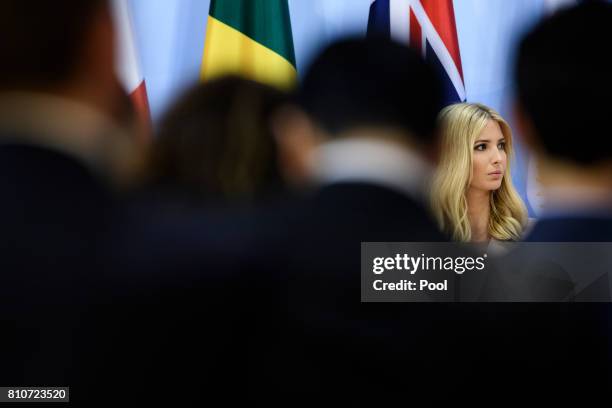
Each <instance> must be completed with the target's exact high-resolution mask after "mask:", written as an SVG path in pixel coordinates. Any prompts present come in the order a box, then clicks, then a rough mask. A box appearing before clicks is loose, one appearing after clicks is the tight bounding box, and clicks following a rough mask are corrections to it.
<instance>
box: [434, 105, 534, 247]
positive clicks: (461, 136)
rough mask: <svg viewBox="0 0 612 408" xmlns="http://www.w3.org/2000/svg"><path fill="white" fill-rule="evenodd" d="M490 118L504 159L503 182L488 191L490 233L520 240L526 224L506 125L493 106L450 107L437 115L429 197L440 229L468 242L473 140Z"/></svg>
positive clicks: (457, 239)
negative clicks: (438, 141)
mask: <svg viewBox="0 0 612 408" xmlns="http://www.w3.org/2000/svg"><path fill="white" fill-rule="evenodd" d="M489 120H494V121H496V122H497V123H498V124H499V127H500V128H501V131H502V133H503V135H504V138H505V141H506V154H507V158H508V159H507V161H506V169H505V170H506V171H505V172H504V177H503V179H502V183H501V186H500V188H499V189H497V190H494V191H492V192H491V194H490V200H489V203H490V207H491V215H490V218H489V225H488V231H489V235H490V236H491V237H493V238H495V239H498V240H503V241H507V240H519V239H520V236H521V232H522V231H523V228H524V226H525V224H526V222H527V209H526V207H525V204H524V203H523V200H522V199H521V198H520V196H519V195H518V193H517V192H516V190H515V188H514V186H513V184H512V178H511V176H510V159H511V157H512V154H513V149H512V131H511V129H510V126H509V125H508V123H507V122H506V121H505V120H504V119H503V118H502V117H501V116H500V115H499V113H497V112H496V111H495V110H493V109H491V108H489V107H487V106H484V105H481V104H479V103H458V104H454V105H450V106H448V107H446V108H444V109H443V110H442V111H441V112H440V114H439V116H438V124H439V128H440V131H441V132H442V151H441V157H440V159H441V160H440V165H439V166H438V169H437V172H436V175H435V178H434V183H433V186H432V194H431V198H432V207H433V212H434V215H435V216H436V218H437V220H438V222H439V224H440V226H441V228H442V229H443V230H444V231H445V232H446V233H448V234H450V236H451V237H452V238H453V239H454V240H456V241H461V242H469V241H470V240H471V237H472V230H471V227H470V220H469V218H468V205H467V197H466V193H467V191H468V188H469V186H470V183H471V181H472V160H473V149H474V142H475V141H476V138H477V137H478V136H479V135H480V133H481V132H482V130H483V129H484V128H485V126H486V125H487V122H488V121H489Z"/></svg>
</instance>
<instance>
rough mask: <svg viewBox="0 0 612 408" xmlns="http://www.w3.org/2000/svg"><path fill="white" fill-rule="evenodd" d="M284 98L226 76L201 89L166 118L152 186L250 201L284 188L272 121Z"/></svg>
mask: <svg viewBox="0 0 612 408" xmlns="http://www.w3.org/2000/svg"><path fill="white" fill-rule="evenodd" d="M285 101H286V95H285V94H284V93H283V92H281V91H279V90H277V89H275V88H272V87H269V86H267V85H264V84H261V83H258V82H254V81H250V80H247V79H242V78H239V77H233V76H231V77H224V78H220V79H216V80H212V81H210V82H205V83H203V84H199V85H197V86H196V87H195V88H193V89H192V90H190V91H189V92H188V93H187V94H186V95H185V96H184V97H182V98H181V99H180V100H179V101H178V102H177V103H176V104H175V105H174V107H173V108H171V109H170V111H169V112H168V113H167V114H166V116H165V118H163V120H162V122H161V125H160V128H159V134H158V136H157V137H156V139H155V141H154V143H153V146H152V151H151V158H150V168H149V170H150V176H151V178H152V180H151V181H152V183H153V184H156V185H162V186H164V187H166V188H168V189H170V190H178V192H179V193H181V194H184V195H187V196H189V197H191V198H194V199H199V200H212V201H217V200H240V201H249V200H251V199H256V198H260V197H261V196H263V195H265V194H267V193H273V192H275V191H276V190H279V189H280V187H281V178H280V174H279V170H278V165H277V161H276V147H275V142H274V138H273V136H272V126H271V117H272V115H273V114H274V112H275V111H276V110H277V109H278V108H279V107H280V106H281V105H283V104H284V103H285Z"/></svg>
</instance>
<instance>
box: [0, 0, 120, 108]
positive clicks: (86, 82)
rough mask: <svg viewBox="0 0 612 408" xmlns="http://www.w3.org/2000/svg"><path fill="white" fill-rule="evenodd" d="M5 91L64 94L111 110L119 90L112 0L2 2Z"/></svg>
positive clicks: (1, 84) (0, 78) (0, 80)
mask: <svg viewBox="0 0 612 408" xmlns="http://www.w3.org/2000/svg"><path fill="white" fill-rule="evenodd" d="M0 54H1V55H2V64H0V90H2V91H14V90H28V91H43V92H52V93H60V94H63V95H65V96H69V97H74V98H78V99H82V100H87V101H88V102H90V103H93V104H94V105H97V106H98V107H99V108H102V109H104V110H105V111H106V110H109V109H111V107H112V104H113V103H114V100H111V99H114V98H115V96H116V92H117V91H118V87H119V85H118V84H117V81H116V78H115V72H114V69H115V67H114V33H113V24H112V18H111V14H110V10H109V4H108V1H107V0H57V1H43V0H40V1H23V0H4V1H2V2H0Z"/></svg>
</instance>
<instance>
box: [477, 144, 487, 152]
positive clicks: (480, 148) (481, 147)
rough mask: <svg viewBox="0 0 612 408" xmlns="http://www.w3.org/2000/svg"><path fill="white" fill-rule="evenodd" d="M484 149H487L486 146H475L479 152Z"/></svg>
mask: <svg viewBox="0 0 612 408" xmlns="http://www.w3.org/2000/svg"><path fill="white" fill-rule="evenodd" d="M486 148H487V145H485V144H484V143H482V144H479V145H476V147H475V149H476V150H480V151H482V150H485V149H486Z"/></svg>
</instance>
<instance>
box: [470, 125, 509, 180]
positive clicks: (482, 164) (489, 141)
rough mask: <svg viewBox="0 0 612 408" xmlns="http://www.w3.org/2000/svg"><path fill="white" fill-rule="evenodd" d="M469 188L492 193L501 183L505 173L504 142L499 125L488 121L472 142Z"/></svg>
mask: <svg viewBox="0 0 612 408" xmlns="http://www.w3.org/2000/svg"><path fill="white" fill-rule="evenodd" d="M473 149H474V154H473V158H474V159H473V164H472V183H471V184H470V188H475V189H479V190H486V191H492V190H497V189H498V188H499V187H500V186H501V183H502V179H503V178H504V173H505V171H506V141H505V139H504V134H503V133H502V131H501V128H500V127H499V124H498V123H497V122H496V121H494V120H491V119H489V121H488V122H487V125H486V126H485V128H484V129H483V130H482V132H481V133H480V135H479V136H478V137H477V138H476V141H475V142H474V146H473Z"/></svg>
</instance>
